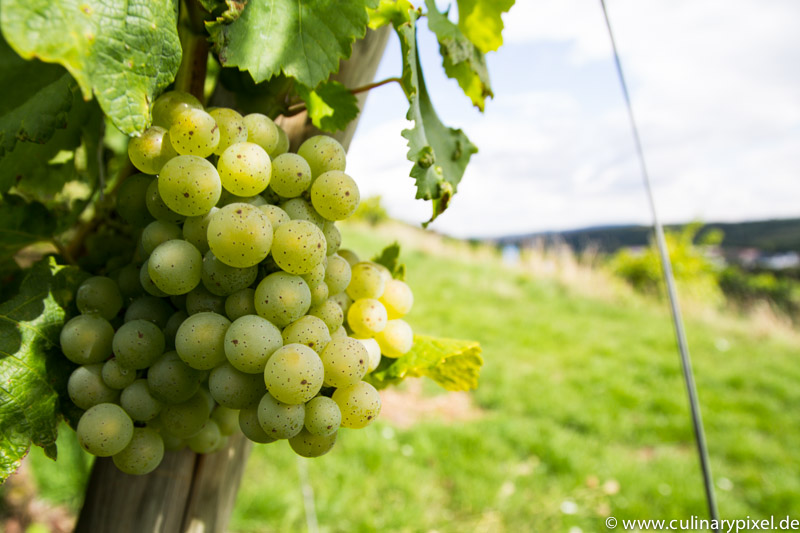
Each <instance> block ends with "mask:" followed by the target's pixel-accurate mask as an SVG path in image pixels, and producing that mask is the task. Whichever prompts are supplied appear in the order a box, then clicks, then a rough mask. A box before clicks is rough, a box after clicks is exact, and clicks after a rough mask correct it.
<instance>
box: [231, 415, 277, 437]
mask: <svg viewBox="0 0 800 533" xmlns="http://www.w3.org/2000/svg"><path fill="white" fill-rule="evenodd" d="M239 429H241V430H242V433H243V434H244V436H245V437H247V438H248V439H250V440H251V441H253V442H258V443H260V444H269V443H271V442H275V441H276V440H278V439H275V438H272V437H270V436H269V435H268V434H267V432H266V431H264V428H262V427H261V423H260V422H259V421H258V406H256V407H250V408H247V409H241V410H240V411H239Z"/></svg>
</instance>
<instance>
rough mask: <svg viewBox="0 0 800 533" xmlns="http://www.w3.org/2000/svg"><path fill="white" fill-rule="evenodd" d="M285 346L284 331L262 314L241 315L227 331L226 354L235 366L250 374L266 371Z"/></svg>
mask: <svg viewBox="0 0 800 533" xmlns="http://www.w3.org/2000/svg"><path fill="white" fill-rule="evenodd" d="M281 346H283V339H282V338H281V331H280V330H279V329H278V328H277V327H275V325H274V324H273V323H272V322H270V321H269V320H267V319H265V318H262V317H260V316H258V315H245V316H242V317H240V318H237V319H236V320H234V321H233V323H232V324H231V325H230V327H229V328H228V331H227V332H225V356H226V357H227V358H228V361H229V362H230V363H231V365H233V367H234V368H236V369H237V370H240V371H242V372H246V373H248V374H260V373H262V372H263V371H264V366H265V365H266V364H267V360H268V359H269V358H270V356H272V354H273V353H274V352H275V350H277V349H278V348H280V347H281Z"/></svg>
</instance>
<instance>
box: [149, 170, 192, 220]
mask: <svg viewBox="0 0 800 533" xmlns="http://www.w3.org/2000/svg"><path fill="white" fill-rule="evenodd" d="M145 204H146V205H147V210H148V211H149V212H150V214H151V215H153V218H155V219H156V220H162V221H164V222H172V223H173V224H180V223H181V222H183V221H184V220H185V219H186V216H184V215H181V214H180V213H176V212H175V211H173V210H172V209H170V208H169V207H168V206H167V204H166V203H165V202H164V199H163V198H162V197H161V193H160V192H159V191H158V180H153V181H152V182H151V183H150V185H148V186H147V197H146V198H145Z"/></svg>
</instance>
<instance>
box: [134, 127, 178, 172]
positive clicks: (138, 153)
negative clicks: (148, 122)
mask: <svg viewBox="0 0 800 533" xmlns="http://www.w3.org/2000/svg"><path fill="white" fill-rule="evenodd" d="M176 155H178V153H177V152H176V151H175V149H174V148H173V147H172V142H171V141H170V139H169V132H167V130H166V129H164V128H162V127H160V126H151V127H149V128H147V129H146V130H145V131H144V132H143V133H142V134H141V135H140V136H139V137H134V138H133V139H131V140H130V142H129V143H128V157H129V158H130V160H131V163H133V166H135V167H136V169H137V170H139V171H140V172H144V173H145V174H158V173H159V171H160V170H161V167H163V166H164V164H165V163H166V162H167V161H169V160H170V159H172V158H173V157H175V156H176Z"/></svg>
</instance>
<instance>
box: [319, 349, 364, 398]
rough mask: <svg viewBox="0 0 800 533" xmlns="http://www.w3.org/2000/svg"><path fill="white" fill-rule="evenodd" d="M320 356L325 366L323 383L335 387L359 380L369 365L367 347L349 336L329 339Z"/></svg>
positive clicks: (352, 383)
mask: <svg viewBox="0 0 800 533" xmlns="http://www.w3.org/2000/svg"><path fill="white" fill-rule="evenodd" d="M320 358H321V359H322V364H323V366H324V368H325V385H329V386H331V387H337V388H342V387H349V386H351V385H355V384H356V383H358V382H359V381H361V378H363V377H364V376H365V375H366V373H367V368H368V366H369V353H367V349H366V348H365V347H364V345H363V344H361V343H360V342H358V341H357V340H356V339H353V338H351V337H340V338H336V339H331V341H330V342H329V343H328V345H327V346H326V347H325V349H324V350H322V352H321V353H320Z"/></svg>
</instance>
